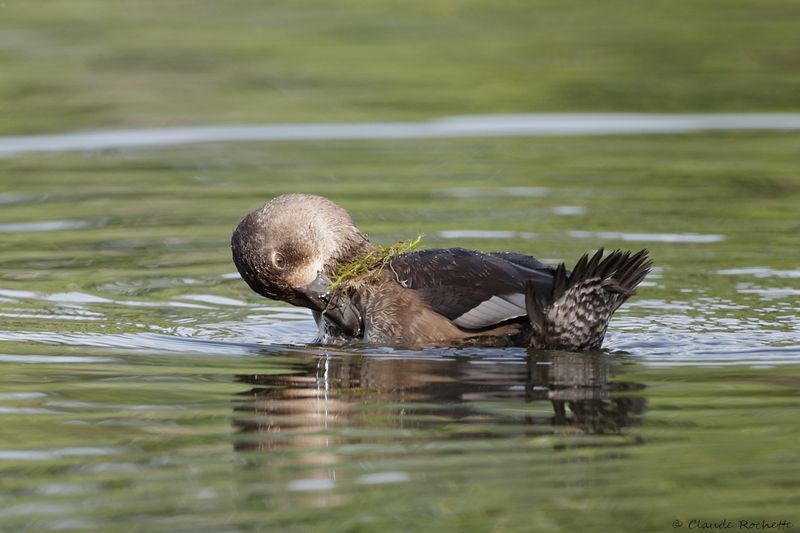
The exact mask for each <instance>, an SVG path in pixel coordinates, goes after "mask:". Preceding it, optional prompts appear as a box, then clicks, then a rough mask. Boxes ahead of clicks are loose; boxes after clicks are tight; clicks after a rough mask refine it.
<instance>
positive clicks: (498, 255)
mask: <svg viewBox="0 0 800 533" xmlns="http://www.w3.org/2000/svg"><path fill="white" fill-rule="evenodd" d="M377 249H378V247H377V246H376V245H375V244H373V243H372V242H371V241H370V240H369V238H368V236H367V235H366V234H364V233H362V232H361V231H360V230H359V229H358V228H357V227H356V225H355V224H354V222H353V220H352V218H351V216H350V214H349V213H348V212H347V211H346V210H345V209H344V208H343V207H341V206H340V205H338V204H336V203H334V202H333V201H331V200H329V199H327V198H324V197H322V196H317V195H313V194H305V193H290V194H282V195H280V196H277V197H275V198H273V199H271V200H270V201H268V202H267V203H265V204H264V205H263V206H261V207H260V208H258V209H256V210H255V211H253V212H251V213H249V214H248V215H247V216H245V217H244V218H243V219H242V220H241V222H240V223H239V224H238V226H237V227H236V229H235V231H234V232H233V235H232V237H231V252H232V256H233V262H234V264H235V265H236V268H237V270H238V271H239V274H240V276H241V277H242V279H243V280H244V281H245V282H246V283H247V285H248V286H249V287H250V288H251V289H252V290H253V291H255V292H256V293H258V294H260V295H261V296H264V297H266V298H270V299H273V300H279V301H283V302H287V303H289V304H291V305H295V306H300V307H306V308H308V309H310V310H311V311H312V314H313V317H314V320H315V321H316V323H317V326H318V330H319V336H318V338H317V341H318V342H321V343H347V342H360V343H367V344H378V345H407V346H450V345H461V344H470V343H475V344H480V345H492V346H498V345H501V346H523V347H528V348H532V349H541V350H567V351H586V350H598V349H600V348H601V346H602V343H603V340H604V338H605V334H606V329H607V327H608V323H609V320H610V319H611V316H612V315H613V314H614V312H615V311H616V310H617V309H618V308H619V307H620V306H621V305H622V304H623V303H625V302H626V301H627V300H628V299H629V298H630V297H631V296H632V295H633V294H634V292H635V289H636V287H637V285H639V283H641V282H642V280H644V278H645V277H646V276H647V274H648V273H649V272H650V269H651V266H652V261H651V259H650V257H649V253H648V251H647V250H646V249H643V250H639V251H637V252H631V251H625V250H615V251H612V252H611V253H609V254H607V255H606V254H605V253H604V251H603V249H602V248H601V249H599V250H597V251H595V252H594V253H591V254H590V253H586V254H584V255H583V256H582V257H580V259H579V260H578V261H577V262H576V264H575V266H574V267H573V268H572V269H571V270H567V268H566V265H565V264H564V263H560V264H559V265H557V266H551V265H547V264H545V263H542V262H541V261H539V260H537V259H535V258H534V257H532V256H529V255H525V254H522V253H516V252H480V251H475V250H467V249H464V248H432V249H423V250H419V251H411V252H405V253H399V254H397V255H395V256H393V257H391V258H390V259H389V260H387V261H386V262H385V264H382V265H381V266H380V267H379V268H376V269H374V270H373V271H371V272H370V273H369V275H365V276H358V277H355V278H353V279H348V280H345V281H342V282H339V283H337V284H334V283H333V282H332V281H331V280H332V279H334V277H335V276H336V273H337V272H339V271H340V269H341V268H342V267H343V266H345V265H349V264H353V263H355V262H357V261H359V259H361V258H364V257H365V256H367V255H368V254H370V253H374V252H375V251H376V250H377Z"/></svg>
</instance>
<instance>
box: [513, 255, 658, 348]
mask: <svg viewBox="0 0 800 533" xmlns="http://www.w3.org/2000/svg"><path fill="white" fill-rule="evenodd" d="M603 253H604V252H603V250H602V249H600V250H598V251H597V252H595V253H594V254H593V255H591V257H590V256H589V254H584V255H583V256H582V257H581V258H580V259H579V260H578V262H577V263H576V264H575V268H574V269H573V270H572V272H571V273H570V274H567V273H566V268H565V266H564V264H563V263H562V264H560V265H559V266H558V268H557V269H556V272H555V274H554V278H553V290H552V292H551V295H550V296H551V297H550V298H549V299H547V301H546V302H545V301H543V298H542V297H541V296H540V295H537V294H536V293H535V291H534V288H533V285H532V284H531V283H530V282H528V283H526V287H525V292H526V294H525V302H526V305H527V307H528V320H529V321H530V323H531V326H532V327H533V336H532V338H531V346H532V347H534V348H555V349H568V350H587V349H598V348H600V346H601V345H602V342H603V338H604V337H605V332H606V327H607V326H608V321H609V320H610V319H611V315H612V314H613V313H614V312H615V311H616V310H617V309H618V308H619V306H621V305H622V304H623V303H624V302H625V301H626V300H627V299H628V298H630V297H631V296H632V295H633V294H634V293H635V289H636V286H637V285H638V284H639V283H641V281H642V280H643V279H644V278H645V276H647V274H648V272H650V268H651V266H652V261H651V260H650V258H649V255H648V251H647V250H640V251H638V252H636V253H631V252H629V251H623V250H614V251H613V252H611V253H610V254H608V255H607V256H606V257H605V258H604V257H603Z"/></svg>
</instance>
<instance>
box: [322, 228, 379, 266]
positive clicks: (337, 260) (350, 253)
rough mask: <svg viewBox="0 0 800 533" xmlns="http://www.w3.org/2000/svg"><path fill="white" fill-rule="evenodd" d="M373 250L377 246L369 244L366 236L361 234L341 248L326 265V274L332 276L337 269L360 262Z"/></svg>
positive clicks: (354, 236)
mask: <svg viewBox="0 0 800 533" xmlns="http://www.w3.org/2000/svg"><path fill="white" fill-rule="evenodd" d="M373 250H375V245H374V244H372V243H371V242H369V239H368V238H367V236H366V235H364V234H363V233H361V232H359V233H358V234H357V235H353V238H351V239H348V240H347V241H345V243H344V244H343V245H342V246H340V247H339V249H338V250H337V251H336V254H335V255H334V256H333V257H332V258H331V260H330V261H328V262H327V263H326V264H325V273H326V274H328V275H332V274H333V271H334V270H335V269H336V268H337V267H339V266H341V265H346V264H348V263H352V262H354V261H358V260H359V259H361V258H362V257H364V256H365V255H367V254H368V253H370V252H371V251H373Z"/></svg>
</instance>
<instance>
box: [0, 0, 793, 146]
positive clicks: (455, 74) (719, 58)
mask: <svg viewBox="0 0 800 533" xmlns="http://www.w3.org/2000/svg"><path fill="white" fill-rule="evenodd" d="M798 15H800V5H799V4H798V3H797V2H796V1H795V0H759V1H753V0H747V1H742V0H697V1H692V2H688V1H677V2H676V1H661V0H658V1H649V2H639V1H635V0H609V1H605V2H585V1H578V0H566V1H565V0H536V1H503V2H496V1H491V0H466V1H451V0H425V1H409V2H402V3H396V2H386V1H357V0H342V1H337V2H329V1H313V0H311V1H309V0H306V1H302V2H296V1H270V2H263V1H246V0H237V1H225V2H222V1H218V0H195V1H177V0H175V1H169V2H161V1H156V0H140V1H137V2H121V1H106V0H41V1H35V2H32V1H19V0H5V1H4V2H3V3H2V5H0V73H1V74H0V117H2V120H0V134H31V133H42V132H55V131H59V132H61V131H72V130H83V129H91V128H110V127H123V126H145V125H147V126H163V125H179V124H180V125H187V124H219V123H250V122H259V123H275V122H294V121H319V122H331V121H345V120H346V121H363V120H416V119H422V118H427V117H434V116H440V115H452V114H473V113H509V112H541V111H652V112H697V111H786V110H799V109H800V40H798V39H797V34H798Z"/></svg>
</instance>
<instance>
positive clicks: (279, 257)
mask: <svg viewBox="0 0 800 533" xmlns="http://www.w3.org/2000/svg"><path fill="white" fill-rule="evenodd" d="M272 264H273V265H275V268H279V269H281V270H283V268H284V267H285V266H286V259H284V258H283V254H281V253H280V252H272Z"/></svg>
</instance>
